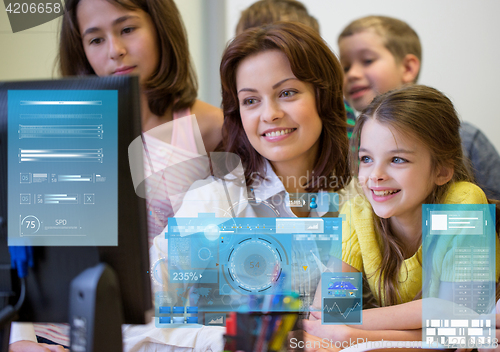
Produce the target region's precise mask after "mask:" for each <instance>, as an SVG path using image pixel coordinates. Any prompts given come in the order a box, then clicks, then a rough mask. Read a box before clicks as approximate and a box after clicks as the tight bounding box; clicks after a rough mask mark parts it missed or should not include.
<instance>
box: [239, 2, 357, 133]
mask: <svg viewBox="0 0 500 352" xmlns="http://www.w3.org/2000/svg"><path fill="white" fill-rule="evenodd" d="M278 21H283V22H299V23H302V24H304V25H306V26H308V27H311V28H312V29H314V30H315V31H316V32H318V34H320V32H319V24H318V21H317V20H316V18H314V17H313V16H311V15H310V14H309V12H308V11H307V8H306V7H305V5H304V4H302V3H301V2H300V1H297V0H260V1H257V2H255V3H253V4H252V5H250V6H249V7H248V8H247V9H246V10H244V11H242V12H241V16H240V20H239V21H238V25H237V26H236V35H238V34H240V33H242V32H243V31H245V30H246V29H248V28H255V27H260V26H265V25H267V24H271V23H274V22H278ZM344 105H345V110H346V114H347V124H348V127H347V136H348V137H349V138H351V136H352V129H353V127H354V124H355V123H356V116H355V114H354V110H353V109H352V108H351V107H350V106H349V105H348V104H347V103H345V102H344Z"/></svg>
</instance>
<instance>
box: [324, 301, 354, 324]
mask: <svg viewBox="0 0 500 352" xmlns="http://www.w3.org/2000/svg"><path fill="white" fill-rule="evenodd" d="M361 308H362V302H361V298H323V314H322V317H323V324H349V323H350V324H360V323H361Z"/></svg>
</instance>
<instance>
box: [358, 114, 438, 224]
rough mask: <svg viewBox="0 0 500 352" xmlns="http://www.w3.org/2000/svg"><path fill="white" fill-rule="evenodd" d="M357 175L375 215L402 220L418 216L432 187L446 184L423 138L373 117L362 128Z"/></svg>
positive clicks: (417, 217) (409, 219)
mask: <svg viewBox="0 0 500 352" xmlns="http://www.w3.org/2000/svg"><path fill="white" fill-rule="evenodd" d="M358 175H359V181H360V183H361V185H362V187H363V191H364V194H365V196H366V197H367V198H368V200H369V201H370V204H371V205H372V208H373V211H374V212H375V214H377V215H378V216H379V217H381V218H386V219H387V218H391V219H398V220H403V221H411V220H412V219H413V220H414V219H419V218H420V217H421V213H422V204H423V203H424V201H425V200H426V198H427V197H428V196H429V195H430V194H431V192H432V190H433V188H434V187H435V186H436V185H438V184H443V183H446V182H443V183H442V181H441V178H440V177H439V176H438V173H437V171H436V168H435V167H434V166H433V165H432V158H431V153H430V151H429V149H428V148H427V147H426V146H425V145H424V144H423V143H422V142H421V141H420V140H418V139H417V138H415V137H413V136H411V135H406V134H402V133H400V132H398V131H396V130H395V129H393V128H390V127H389V126H388V125H387V124H382V123H380V122H378V121H377V120H376V119H373V118H370V119H368V120H367V121H366V122H365V124H364V125H363V129H362V131H361V140H360V148H359V174H358Z"/></svg>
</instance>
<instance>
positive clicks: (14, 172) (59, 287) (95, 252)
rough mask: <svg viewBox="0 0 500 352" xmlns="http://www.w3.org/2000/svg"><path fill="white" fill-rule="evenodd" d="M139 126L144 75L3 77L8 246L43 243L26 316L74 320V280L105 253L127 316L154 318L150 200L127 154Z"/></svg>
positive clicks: (0, 173)
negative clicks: (136, 182) (141, 192)
mask: <svg viewBox="0 0 500 352" xmlns="http://www.w3.org/2000/svg"><path fill="white" fill-rule="evenodd" d="M140 135H141V119H140V102H139V86H138V81H137V78H132V77H105V78H98V77H86V78H70V79H62V80H51V81H29V82H28V81H25V82H6V83H0V164H1V165H0V188H1V189H0V195H1V203H2V204H1V205H0V211H1V214H0V217H1V218H2V219H3V221H4V222H5V221H6V222H7V226H5V224H4V225H3V226H2V230H1V231H4V232H5V231H7V237H8V244H9V245H30V246H34V259H35V265H34V268H33V269H32V270H30V273H29V275H28V277H27V297H26V302H25V304H24V305H23V308H22V309H21V312H20V314H19V315H20V319H21V320H26V321H40V322H65V321H67V319H68V293H69V285H70V281H71V280H72V279H73V278H74V277H75V276H77V275H78V274H79V273H81V272H82V271H83V270H85V269H86V268H88V267H91V266H94V265H95V264H97V263H99V262H105V263H108V264H109V265H110V266H111V267H112V268H113V269H114V270H115V271H116V273H117V275H118V280H119V285H120V290H121V296H122V297H121V298H122V302H123V304H124V306H125V307H126V309H124V318H125V321H126V322H127V323H144V322H145V315H144V312H145V311H146V310H148V309H149V308H150V307H151V288H150V283H149V276H148V274H147V271H148V267H149V257H148V249H147V220H146V207H145V200H144V199H143V198H140V197H138V196H137V195H136V193H135V190H134V186H133V182H132V177H131V174H130V166H129V161H128V146H129V144H130V143H131V142H132V141H133V140H134V139H135V138H136V137H137V136H140ZM4 235H5V234H3V236H2V237H5V236H4Z"/></svg>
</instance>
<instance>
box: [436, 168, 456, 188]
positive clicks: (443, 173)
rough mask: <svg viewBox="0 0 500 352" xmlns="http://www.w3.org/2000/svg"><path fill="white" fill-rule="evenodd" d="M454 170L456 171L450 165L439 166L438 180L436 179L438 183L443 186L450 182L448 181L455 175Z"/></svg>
mask: <svg viewBox="0 0 500 352" xmlns="http://www.w3.org/2000/svg"><path fill="white" fill-rule="evenodd" d="M454 172H455V171H454V170H453V168H452V167H450V166H440V167H438V169H437V175H436V180H435V183H436V185H438V186H442V185H444V184H446V183H448V181H450V180H451V178H452V177H453V174H454Z"/></svg>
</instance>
